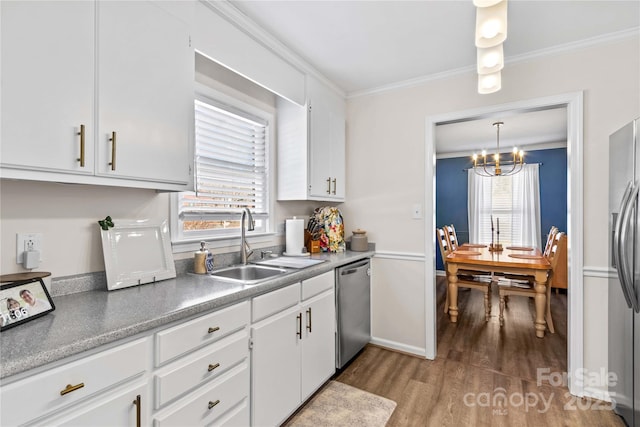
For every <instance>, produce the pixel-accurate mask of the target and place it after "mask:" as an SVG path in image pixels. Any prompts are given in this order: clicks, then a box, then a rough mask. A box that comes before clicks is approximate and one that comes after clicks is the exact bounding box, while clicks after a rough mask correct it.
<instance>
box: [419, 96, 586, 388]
mask: <svg viewBox="0 0 640 427" xmlns="http://www.w3.org/2000/svg"><path fill="white" fill-rule="evenodd" d="M558 107H565V108H566V110H567V169H568V176H567V235H568V242H567V243H568V259H569V271H568V275H569V277H568V286H569V289H568V292H567V307H568V310H567V311H568V313H567V315H568V324H567V329H568V330H567V341H568V342H567V355H568V360H567V368H568V369H567V371H568V373H569V391H570V393H571V394H573V395H575V396H583V395H584V392H583V388H582V385H581V384H580V383H579V382H578V381H577V380H576V375H572V373H574V372H576V371H577V370H578V369H581V368H582V367H583V366H584V364H583V359H584V341H583V325H584V323H583V274H582V273H583V262H584V259H583V238H582V225H583V206H584V205H583V197H582V188H583V176H582V171H583V152H582V150H583V134H582V129H583V126H582V124H583V93H582V92H581V91H580V92H571V93H566V94H561V95H556V96H550V97H544V98H535V99H530V100H525V101H518V102H513V103H508V104H500V105H492V106H487V107H480V108H476V109H472V110H465V111H457V112H452V113H447V114H442V115H436V116H429V117H427V118H426V125H425V197H424V202H425V212H431V213H432V214H431V215H428V214H427V215H425V217H424V218H425V219H424V228H425V234H426V235H427V236H431V238H427V239H425V250H424V252H425V278H426V279H425V299H426V300H425V314H426V317H425V319H426V325H425V331H426V345H425V355H426V357H427V359H431V360H433V359H435V357H436V354H437V348H436V345H437V332H436V331H437V327H436V310H437V307H436V280H435V272H436V268H435V260H436V253H435V252H436V251H435V245H436V240H435V233H434V232H433V230H435V227H436V224H435V221H436V219H435V215H436V214H435V196H436V195H435V164H436V153H435V134H436V132H435V129H436V125H438V124H439V123H445V122H450V121H455V120H463V119H473V118H485V117H491V116H500V115H503V114H504V113H506V112H509V113H512V112H513V111H523V112H526V111H531V110H543V109H549V108H558ZM533 338H535V337H534V336H533V334H532V339H533ZM535 339H538V338H535ZM543 339H544V338H543Z"/></svg>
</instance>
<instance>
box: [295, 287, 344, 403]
mask: <svg viewBox="0 0 640 427" xmlns="http://www.w3.org/2000/svg"><path fill="white" fill-rule="evenodd" d="M302 313H303V319H304V325H303V326H304V333H303V337H302V400H305V399H306V398H307V397H309V396H310V395H311V394H312V393H313V392H314V391H316V390H317V389H318V387H320V386H321V385H322V384H323V383H324V382H325V381H326V380H327V379H329V377H331V375H333V374H334V372H335V369H336V337H335V333H336V326H335V324H336V320H335V319H336V316H335V293H334V292H333V290H331V291H328V292H325V293H323V294H320V295H318V296H316V297H314V298H312V299H310V300H308V301H306V302H304V303H303V305H302Z"/></svg>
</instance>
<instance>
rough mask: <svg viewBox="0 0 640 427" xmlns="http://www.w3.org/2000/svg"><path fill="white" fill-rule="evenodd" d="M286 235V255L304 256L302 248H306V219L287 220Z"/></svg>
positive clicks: (294, 218)
mask: <svg viewBox="0 0 640 427" xmlns="http://www.w3.org/2000/svg"><path fill="white" fill-rule="evenodd" d="M285 234H286V252H285V255H290V256H300V255H304V254H303V252H302V247H303V246H304V219H298V218H296V217H295V216H294V217H293V218H292V219H286V220H285Z"/></svg>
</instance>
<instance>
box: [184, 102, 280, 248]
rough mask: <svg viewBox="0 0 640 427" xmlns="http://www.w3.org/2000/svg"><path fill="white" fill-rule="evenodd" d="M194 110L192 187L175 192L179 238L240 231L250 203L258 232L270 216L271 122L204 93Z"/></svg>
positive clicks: (264, 229) (230, 233)
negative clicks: (269, 149) (207, 96)
mask: <svg viewBox="0 0 640 427" xmlns="http://www.w3.org/2000/svg"><path fill="white" fill-rule="evenodd" d="M194 111H195V162H194V163H195V175H194V181H195V182H194V187H195V192H183V193H180V195H179V197H178V216H179V219H180V226H181V237H182V239H186V240H188V239H189V238H190V237H193V238H196V237H197V238H200V237H202V236H210V237H216V236H225V235H233V236H236V235H239V233H240V217H241V213H242V210H243V209H244V208H249V209H250V210H251V213H252V214H253V218H254V220H255V222H256V223H255V230H256V232H266V231H267V229H268V220H269V175H268V174H269V170H268V165H269V161H268V160H269V156H268V154H269V152H268V135H269V132H268V127H269V123H268V122H267V121H266V120H264V119H262V118H259V117H255V116H252V115H251V114H249V113H247V112H244V111H241V110H239V109H236V108H235V107H231V106H228V105H224V104H220V103H217V102H216V101H213V100H211V99H208V98H205V97H198V98H197V99H196V100H195V104H194Z"/></svg>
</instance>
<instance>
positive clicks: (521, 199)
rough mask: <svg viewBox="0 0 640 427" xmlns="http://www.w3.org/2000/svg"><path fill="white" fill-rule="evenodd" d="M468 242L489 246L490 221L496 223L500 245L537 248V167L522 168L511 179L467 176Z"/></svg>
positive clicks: (538, 238)
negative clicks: (498, 227) (487, 244)
mask: <svg viewBox="0 0 640 427" xmlns="http://www.w3.org/2000/svg"><path fill="white" fill-rule="evenodd" d="M468 217H469V239H470V242H473V243H485V244H486V243H490V242H491V220H492V218H493V220H494V221H495V225H496V227H497V225H498V224H497V222H498V221H499V222H500V242H501V243H503V244H508V245H518V246H533V247H537V248H540V245H541V240H540V235H541V232H540V179H539V167H538V164H532V165H524V167H523V170H522V171H520V172H519V173H517V174H515V175H512V176H501V177H483V176H478V175H476V173H475V172H474V171H473V169H470V170H469V172H468Z"/></svg>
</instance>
